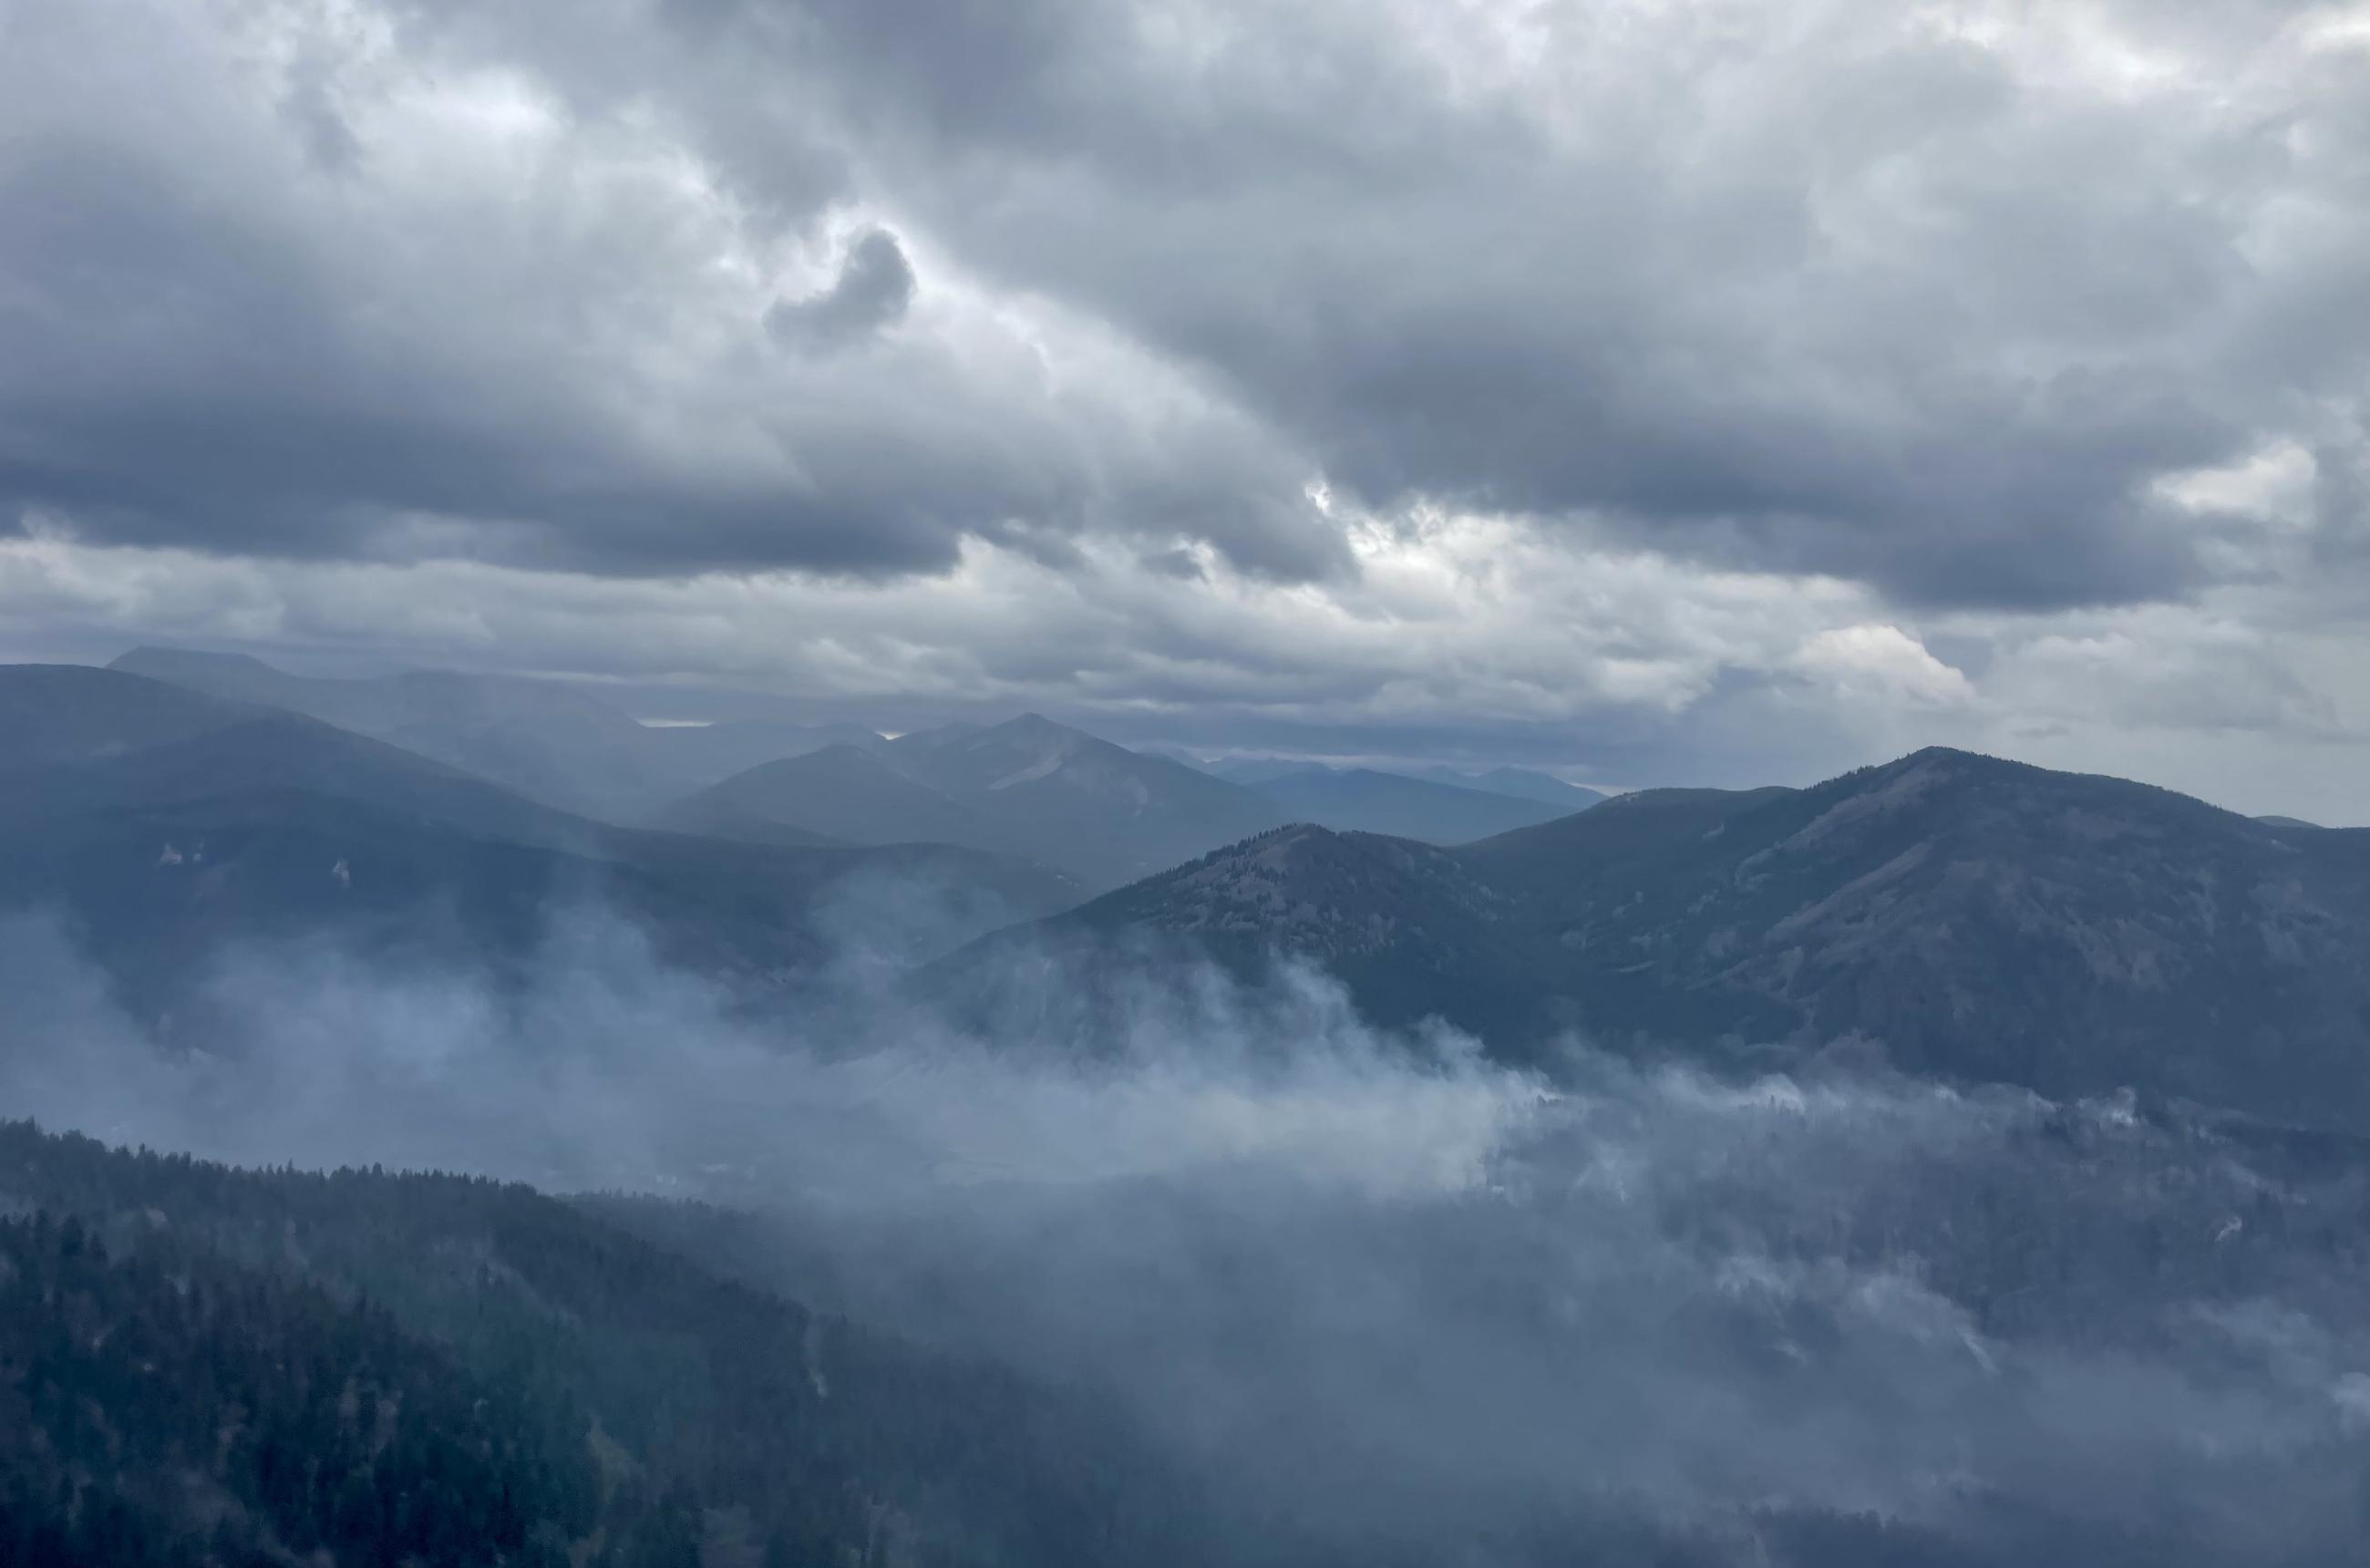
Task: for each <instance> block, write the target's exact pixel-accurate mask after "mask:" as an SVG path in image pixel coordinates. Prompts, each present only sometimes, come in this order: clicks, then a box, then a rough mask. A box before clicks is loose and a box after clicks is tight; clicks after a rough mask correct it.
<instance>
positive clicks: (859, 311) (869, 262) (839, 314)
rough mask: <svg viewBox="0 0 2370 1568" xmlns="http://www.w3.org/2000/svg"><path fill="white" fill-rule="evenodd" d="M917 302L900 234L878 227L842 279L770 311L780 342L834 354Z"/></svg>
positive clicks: (855, 248) (853, 253) (852, 254)
mask: <svg viewBox="0 0 2370 1568" xmlns="http://www.w3.org/2000/svg"><path fill="white" fill-rule="evenodd" d="M913 301H914V269H913V267H912V266H911V264H909V263H908V262H907V261H906V259H905V253H904V252H903V250H901V249H899V248H897V239H896V236H894V235H892V234H889V233H887V232H886V231H884V230H881V229H873V230H871V231H869V233H867V234H865V235H864V236H862V237H860V238H858V239H857V241H856V243H855V244H853V245H851V246H849V247H848V248H847V259H846V261H845V262H844V263H843V264H842V265H841V267H840V271H839V279H838V281H837V282H834V283H833V284H832V285H831V287H829V288H828V289H825V290H823V292H822V293H821V294H809V295H806V296H804V297H802V298H799V299H786V300H783V301H782V302H781V303H780V304H778V305H777V306H774V308H773V309H771V310H769V311H767V312H766V313H765V329H766V330H767V331H768V332H771V333H772V334H773V335H774V339H775V340H776V341H777V342H779V343H782V344H784V345H785V346H787V347H789V348H794V349H800V350H803V351H806V352H812V353H829V352H832V351H834V350H835V349H844V348H846V347H847V346H848V345H849V344H851V343H855V342H859V341H861V340H864V339H866V338H869V337H870V336H871V335H872V334H873V333H875V332H878V331H880V330H881V329H883V328H887V327H892V326H894V325H895V324H896V323H897V322H898V321H899V320H901V319H902V318H903V317H904V314H905V307H906V306H909V305H911V304H912V303H913Z"/></svg>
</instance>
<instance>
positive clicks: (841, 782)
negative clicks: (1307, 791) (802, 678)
mask: <svg viewBox="0 0 2370 1568" xmlns="http://www.w3.org/2000/svg"><path fill="white" fill-rule="evenodd" d="M1284 814H1285V813H1283V810H1282V809H1281V808H1279V807H1278V806H1277V805H1276V803H1275V802H1273V801H1269V800H1267V799H1265V798H1264V797H1262V796H1260V795H1259V794H1257V793H1256V792H1254V791H1251V790H1245V789H1242V788H1240V787H1239V786H1237V785H1233V784H1228V783H1226V782H1225V781H1224V780H1223V779H1217V778H1210V777H1209V776H1207V775H1206V774H1202V773H1200V772H1197V771H1195V770H1194V769H1192V768H1191V767H1186V766H1184V765H1183V764H1181V763H1178V762H1173V761H1171V760H1169V759H1168V758H1166V757H1159V756H1147V755H1143V754H1141V753H1137V752H1132V751H1128V750H1127V749H1125V748H1124V747H1122V746H1118V745H1114V744H1111V743H1110V742H1109V741H1105V740H1101V739H1099V738H1097V737H1096V736H1093V735H1089V734H1087V732H1084V731H1082V730H1074V729H1071V728H1070V727H1069V726H1067V725H1064V724H1057V723H1054V722H1053V721H1051V720H1049V719H1046V718H1043V717H1042V716H1041V715H1038V714H1034V713H1027V714H1022V715H1021V716H1020V717H1018V718H1017V719H1012V720H1007V721H1005V722H1004V723H1001V724H995V725H991V726H987V727H984V728H982V727H979V726H975V725H969V724H955V725H948V726H945V727H943V728H940V729H937V730H928V731H922V732H915V733H913V734H907V735H901V736H899V737H898V738H897V739H895V740H893V741H889V742H885V743H883V744H880V746H878V747H875V748H868V749H865V750H862V751H860V752H859V751H857V750H855V749H853V748H846V747H833V748H829V749H828V750H826V751H823V752H818V753H814V754H811V755H807V756H803V757H797V758H791V759H787V760H785V761H781V762H774V763H767V764H765V765H764V766H762V767H756V768H753V769H751V770H749V771H747V772H744V773H742V774H738V775H735V776H734V777H732V778H728V779H726V780H724V781H723V782H721V783H719V784H717V785H714V786H712V787H710V788H709V789H708V790H702V791H700V792H699V793H698V794H697V795H695V796H693V797H691V798H689V799H687V800H685V801H678V802H676V803H675V804H674V805H673V806H671V807H669V808H668V809H667V810H666V811H665V812H664V813H662V815H661V817H660V818H659V819H658V820H661V821H663V822H666V823H670V824H679V825H684V826H691V827H696V828H698V829H699V830H700V831H704V832H712V833H728V834H735V835H738V836H746V837H762V836H763V835H764V833H765V831H766V830H768V829H769V828H770V827H774V826H787V827H798V828H806V829H810V830H811V831H819V832H824V833H829V834H831V835H832V836H834V837H839V838H845V839H846V840H847V841H849V842H851V843H859V844H891V843H902V842H913V841H923V840H929V841H938V842H944V843H950V844H959V845H963V846H966V847H972V848H979V849H991V850H995V851H997V852H1001V853H1006V854H1012V855H1018V856H1023V857H1026V858H1028V859H1033V860H1037V861H1040V862H1041V863H1043V864H1045V865H1049V866H1054V867H1058V868H1060V869H1062V870H1064V871H1068V872H1070V873H1072V874H1074V875H1076V876H1078V877H1080V878H1081V879H1083V880H1084V881H1085V882H1087V883H1088V884H1090V885H1093V886H1099V887H1112V886H1117V885H1120V884H1122V883H1124V882H1130V881H1132V880H1133V879H1135V878H1137V877H1141V876H1144V875H1146V874H1148V873H1150V872H1153V871H1156V870H1160V869H1161V868H1162V867H1165V866H1168V865H1173V864H1175V863H1176V862H1178V861H1179V860H1182V859H1188V858H1189V857H1191V856H1193V855H1197V854H1201V853H1202V852H1203V851H1205V850H1208V849H1210V848H1212V847H1215V846H1217V845H1221V844H1225V843H1226V842H1229V841H1230V840H1233V839H1237V838H1240V837H1242V836H1244V835H1246V834H1248V833H1255V832H1258V831H1260V830H1261V829H1263V828H1267V827H1271V826H1273V825H1275V824H1278V823H1280V822H1282V821H1283V818H1284Z"/></svg>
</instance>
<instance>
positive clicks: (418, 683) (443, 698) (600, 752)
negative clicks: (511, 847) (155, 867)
mask: <svg viewBox="0 0 2370 1568" xmlns="http://www.w3.org/2000/svg"><path fill="white" fill-rule="evenodd" d="M109 669H112V670H117V671H120V672H121V673H124V674H135V675H144V676H146V677H148V678H149V679H152V680H158V681H164V682H167V683H169V684H171V685H175V686H186V687H189V688H190V689H191V690H194V691H201V692H204V693H206V694H207V695H209V696H212V697H216V698H225V699H228V700H231V701H237V702H247V703H252V704H255V705H258V706H261V707H269V708H278V709H286V710H288V711H290V712H293V713H302V714H305V715H306V716H308V717H311V718H314V719H318V720H320V721H323V722H325V723H329V724H334V725H336V726H337V727H338V728H339V729H341V730H351V731H353V732H356V733H358V734H364V735H369V736H372V737H374V738H375V739H378V740H383V741H386V742H389V743H390V744H395V745H398V746H401V747H403V748H404V749H406V750H407V751H414V752H418V753H420V755H424V756H430V757H433V758H435V759H436V760H437V761H439V762H443V763H447V764H449V765H451V766H453V767H458V768H461V769H464V770H465V771H467V772H470V773H474V774H477V775H478V776H479V777H481V778H489V779H491V780H493V781H494V782H496V783H499V784H503V785H507V786H509V787H510V788H512V789H513V790H519V791H520V792H522V793H523V794H527V795H531V796H533V797H535V799H536V800H539V801H548V802H550V803H552V804H554V805H559V806H564V807H567V808H568V809H569V810H571V811H576V812H581V813H587V814H589V815H593V816H601V817H607V818H610V819H612V820H617V821H627V820H634V819H638V818H639V817H641V816H642V815H644V814H645V813H648V812H650V810H651V809H653V808H654V807H656V806H658V805H660V804H661V803H662V802H663V801H669V800H672V799H673V798H675V797H676V796H679V795H681V794H683V793H685V792H686V791H688V790H696V789H698V788H700V787H702V786H704V785H707V784H710V783H713V782H715V781H716V780H717V779H719V778H726V777H728V776H730V775H731V774H733V773H735V772H738V771H740V770H741V769H742V768H746V767H754V766H755V765H756V764H758V763H760V762H765V761H770V760H773V759H774V758H777V757H782V756H788V755H795V754H797V753H800V752H805V751H814V750H819V749H820V748H822V747H823V746H826V745H833V744H880V737H879V736H878V735H875V734H873V733H872V732H869V731H867V730H864V729H861V728H860V727H857V726H855V725H845V724H842V725H825V726H820V727H807V726H800V725H794V724H785V723H781V722H778V721H771V720H745V721H735V722H731V723H725V724H714V725H668V726H657V725H648V724H643V723H641V722H640V721H638V720H636V719H634V718H633V717H631V716H630V715H628V714H626V713H622V712H620V711H618V710H617V709H615V708H612V707H610V706H608V705H607V704H606V703H604V702H602V701H600V700H599V699H597V698H593V697H591V696H589V695H587V694H586V693H584V692H581V691H579V690H576V689H574V688H572V687H570V686H567V685H565V684H563V683H561V682H558V681H542V680H535V679H531V678H527V677H524V676H516V675H479V674H461V673H458V672H453V671H435V670H418V671H410V672H407V673H405V674H395V675H385V676H377V677H372V678H365V679H325V678H319V677H315V676H308V675H295V674H289V673H288V672H286V671H284V670H280V669H277V668H274V667H273V666H271V665H270V664H267V663H263V662H262V661H261V660H259V659H254V658H249V657H247V655H245V654H236V653H201V652H197V651H190V650H188V649H175V648H135V649H133V650H132V651H131V652H129V653H126V654H124V655H123V656H122V657H121V658H120V659H118V660H116V661H115V662H114V663H112V664H110V665H109Z"/></svg>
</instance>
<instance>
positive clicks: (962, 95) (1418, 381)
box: [0, 0, 2370, 823]
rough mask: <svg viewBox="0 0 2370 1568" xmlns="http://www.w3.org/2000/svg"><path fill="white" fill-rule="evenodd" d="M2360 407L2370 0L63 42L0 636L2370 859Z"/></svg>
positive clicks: (508, 25) (1153, 14)
mask: <svg viewBox="0 0 2370 1568" xmlns="http://www.w3.org/2000/svg"><path fill="white" fill-rule="evenodd" d="M2365 412H2370V6H2364V5H2300V4H2286V3H2284V0H2099V3H2093V0H2048V3H2046V4H2037V3H2030V0H2026V3H2006V0H2003V3H1996V4H1985V3H1963V4H1953V3H1948V0H1945V3H1936V4H1916V3H1914V0H1692V3H1690V0H1586V3H1577V4H1562V3H1559V0H1293V3H1291V4H1278V3H1275V0H1138V3H1129V4H1121V3H1117V0H400V3H396V0H0V657H7V658H34V657H46V658H66V659H85V660H96V659H104V658H106V657H109V656H111V655H112V654H113V653H114V652H116V651H121V649H122V648H124V647H127V646H130V645H131V644H132V643H133V642H136V641H143V640H149V641H169V642H177V643H187V644H192V645H201V646H206V647H218V648H236V649H243V650H246V651H253V652H258V653H261V654H263V655H265V656H267V657H270V658H273V659H275V660H276V661H278V662H280V663H285V664H287V665H289V666H290V667H292V668H298V669H305V670H329V669H337V670H351V669H361V668H391V667H396V666H401V665H416V664H439V665H456V666H463V667H470V668H484V669H513V670H523V671H536V672H553V673H568V674H582V675H592V676H620V677H627V678H630V679H632V680H635V681H640V682H649V681H669V680H677V679H681V680H686V681H696V682H705V683H708V684H713V685H719V686H731V687H736V688H742V689H748V690H756V691H766V692H776V693H780V694H784V695H786V696H788V697H793V698H798V699H800V701H801V702H803V703H806V704H810V705H811V706H812V707H813V708H814V709H815V710H816V711H818V712H823V711H829V712H833V713H851V714H872V715H878V718H877V719H876V722H878V723H880V724H881V725H883V726H886V727H894V726H895V725H897V724H900V723H903V722H908V721H912V720H913V719H914V718H915V717H916V716H923V715H941V714H948V713H953V712H959V711H965V710H976V711H978V712H980V713H982V714H988V713H993V712H998V711H1007V710H1013V709H1020V708H1035V709H1042V710H1045V711H1049V712H1053V713H1057V714H1059V715H1062V716H1064V717H1067V718H1070V719H1073V720H1076V721H1081V722H1084V723H1087V724H1088V725H1090V726H1092V727H1097V728H1099V729H1101V730H1103V731H1104V732H1109V733H1111V734H1113V735H1114V736H1116V737H1117V738H1122V739H1127V740H1135V741H1143V740H1150V739H1155V738H1160V737H1168V738H1173V739H1176V740H1179V741H1181V742H1186V743H1188V744H1198V745H1202V746H1209V747H1225V746H1240V747H1247V748H1252V749H1275V748H1281V749H1288V750H1295V751H1319V752H1326V753H1331V754H1339V755H1376V756H1384V755H1394V756H1395V755H1438V756H1441V757H1444V758H1469V759H1473V760H1519V761H1532V762H1544V763H1551V764H1556V765H1559V766H1562V767H1567V768H1568V769H1570V771H1571V773H1572V776H1573V777H1577V778H1597V779H1601V780H1604V781H1607V782H1611V783H1616V784H1645V783H1660V782H1705V783H1743V782H1755V781H1765V780H1779V781H1789V782H1801V781H1807V780H1808V779H1811V778H1817V777H1820V776H1823V775H1824V774H1829V773H1833V772H1835V771H1839V770H1841V769H1842V768H1844V767H1850V766H1855V765H1857V764H1859V763H1861V762H1865V761H1870V760H1875V759H1878V758H1880V757H1882V756H1885V755H1893V754H1895V753H1898V752H1900V751H1904V750H1906V749H1909V748H1910V747H1913V746H1915V745H1917V744H1926V743H1928V742H1949V743H1951V744H1962V745H1969V746H1974V747H1978V748H1981V749H1985V750H1990V751H1995V752H1999V753H2003V754H2007V755H2016V756H2020V757H2025V758H2028V759H2031V760H2033V761H2038V762H2043V763H2047V764H2051V765H2054V766H2068V767H2087V768H2092V769H2097V770H2102V771H2111V772H2119V773H2125V774H2129V775H2133V776H2136V777H2140V778H2148V779H2151V780H2154V781H2157V782H2161V783H2166V784H2170V785H2173V786H2175V787H2178V788H2182V789H2186V790H2192V791H2194V792H2197V793H2201V794H2203V795H2205V796H2207V797H2208V798H2211V799H2214V800H2216V801H2222V802H2224V803H2226V804H2230V805H2233V806H2237V807H2238V808H2240V809H2243V810H2248V811H2253V812H2272V811H2281V812H2289V813H2296V814H2299V815H2305V816H2309V817H2314V818H2317V819H2318V820H2323V821H2330V822H2340V823H2370V438H2365V425H2364V421H2365ZM637 700H638V701H640V702H641V704H642V706H643V708H644V709H646V710H647V709H649V708H650V703H649V702H648V701H647V700H645V699H644V698H642V697H641V696H640V695H639V694H638V696H637Z"/></svg>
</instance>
